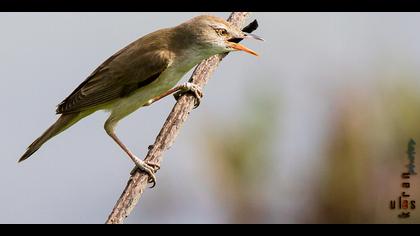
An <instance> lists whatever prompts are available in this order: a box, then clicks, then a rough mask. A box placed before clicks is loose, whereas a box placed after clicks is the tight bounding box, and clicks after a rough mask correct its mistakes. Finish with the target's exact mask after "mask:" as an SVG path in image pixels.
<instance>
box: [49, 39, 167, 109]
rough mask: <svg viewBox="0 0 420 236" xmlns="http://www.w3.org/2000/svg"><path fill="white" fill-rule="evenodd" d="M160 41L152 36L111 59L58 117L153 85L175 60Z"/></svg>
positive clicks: (66, 102) (63, 105)
mask: <svg viewBox="0 0 420 236" xmlns="http://www.w3.org/2000/svg"><path fill="white" fill-rule="evenodd" d="M158 40H159V39H154V38H153V34H152V35H149V36H148V37H144V38H141V39H139V40H137V41H135V42H133V43H131V44H130V45H128V46H127V47H125V48H123V49H121V50H120V51H118V52H117V53H115V54H114V55H113V56H111V57H110V58H108V59H107V60H106V61H105V62H104V63H102V64H101V65H100V66H99V67H98V68H97V69H96V70H95V71H94V72H93V73H92V74H91V75H90V76H89V77H88V78H87V79H86V80H85V81H84V82H83V83H81V84H80V85H79V86H78V87H77V88H76V89H75V90H74V91H73V92H72V93H71V94H70V95H69V96H68V97H67V98H66V99H65V100H64V101H62V102H61V103H60V104H59V105H58V107H57V111H56V112H57V114H68V113H73V112H80V111H84V110H87V109H91V108H95V107H98V106H101V105H103V104H106V103H108V102H112V101H113V100H116V99H118V98H121V97H125V96H128V95H130V94H131V93H132V92H134V91H135V90H137V89H139V88H141V87H143V86H146V85H148V84H150V83H152V82H153V81H154V80H156V79H157V78H158V77H159V75H160V74H161V73H162V72H163V71H164V70H165V69H166V68H168V66H170V64H171V63H172V60H173V53H171V52H170V51H168V50H166V48H165V47H164V46H165V45H164V44H156V43H154V42H156V41H158ZM146 48H147V50H146Z"/></svg>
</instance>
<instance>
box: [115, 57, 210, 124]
mask: <svg viewBox="0 0 420 236" xmlns="http://www.w3.org/2000/svg"><path fill="white" fill-rule="evenodd" d="M207 57H208V55H200V54H198V52H197V51H191V52H190V53H188V56H184V57H178V58H175V61H174V62H173V63H172V64H171V65H170V66H169V67H168V68H167V69H166V70H165V71H164V72H163V73H162V74H161V75H160V76H159V77H158V78H157V79H156V80H155V81H153V82H152V83H150V84H148V85H146V86H144V87H142V88H140V89H138V90H137V91H136V92H135V93H133V94H132V95H131V96H129V97H125V98H122V99H119V100H118V101H116V102H115V103H114V104H112V105H111V106H110V107H109V109H108V110H109V111H110V112H111V115H110V117H109V118H108V120H107V125H110V126H115V125H116V123H117V122H118V121H119V120H121V119H122V118H124V117H125V116H127V115H129V114H131V113H132V112H134V111H136V110H137V109H139V108H140V107H142V106H143V105H144V104H146V103H147V102H148V101H149V100H150V99H152V98H155V97H157V96H159V95H161V94H163V93H165V92H166V91H168V90H169V89H171V88H173V87H174V86H175V85H176V84H177V83H178V82H179V81H180V80H181V79H182V77H183V76H184V75H185V74H186V73H187V72H188V71H189V70H191V69H192V68H193V67H194V66H195V65H197V64H198V63H200V62H201V61H202V60H203V59H205V58H207Z"/></svg>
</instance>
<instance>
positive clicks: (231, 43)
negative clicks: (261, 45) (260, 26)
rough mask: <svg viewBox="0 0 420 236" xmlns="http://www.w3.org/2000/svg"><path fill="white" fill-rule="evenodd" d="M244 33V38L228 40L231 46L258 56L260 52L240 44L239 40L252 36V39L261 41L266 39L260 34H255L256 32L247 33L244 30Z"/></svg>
mask: <svg viewBox="0 0 420 236" xmlns="http://www.w3.org/2000/svg"><path fill="white" fill-rule="evenodd" d="M244 34H245V36H244V37H243V38H237V39H231V40H228V43H229V46H230V47H231V48H233V49H235V50H238V51H244V52H247V53H249V54H252V55H254V56H258V54H257V53H256V52H254V51H253V50H251V49H249V48H247V47H245V46H244V45H242V44H239V43H238V42H239V41H241V40H242V39H245V38H252V39H256V40H260V41H264V39H263V38H261V37H260V36H257V35H255V34H251V33H245V32H244Z"/></svg>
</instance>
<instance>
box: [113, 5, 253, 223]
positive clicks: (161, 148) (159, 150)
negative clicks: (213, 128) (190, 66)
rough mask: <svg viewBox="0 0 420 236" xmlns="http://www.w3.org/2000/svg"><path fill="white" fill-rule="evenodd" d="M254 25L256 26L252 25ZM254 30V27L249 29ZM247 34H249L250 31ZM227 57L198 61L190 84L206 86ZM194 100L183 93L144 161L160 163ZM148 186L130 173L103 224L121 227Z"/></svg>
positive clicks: (236, 17) (239, 18)
mask: <svg viewBox="0 0 420 236" xmlns="http://www.w3.org/2000/svg"><path fill="white" fill-rule="evenodd" d="M248 15H249V12H233V13H232V14H231V15H230V16H229V18H228V21H229V22H231V23H232V24H233V25H235V26H237V27H242V25H243V24H244V22H245V20H246V18H247V16H248ZM254 24H255V23H254ZM249 28H251V29H250V30H251V31H253V30H254V28H255V27H249ZM249 33H250V32H249ZM226 55H227V53H226V54H223V55H216V56H213V57H211V58H209V59H207V60H204V61H203V62H201V63H200V64H199V65H198V66H197V68H196V69H195V70H194V73H193V75H192V76H191V78H190V82H193V83H195V84H196V85H198V86H200V88H203V87H204V85H205V84H207V82H208V80H209V79H210V76H211V75H212V73H213V71H214V70H215V69H216V68H217V66H218V65H219V63H220V61H221V60H222V59H223V58H224V57H225V56H226ZM194 103H195V98H194V96H192V95H190V94H185V95H183V96H181V97H180V98H179V100H178V101H177V103H176V104H175V106H174V107H173V109H172V111H171V113H170V114H169V116H168V118H167V119H166V121H165V124H164V125H163V127H162V129H161V130H160V132H159V135H158V136H157V137H156V140H155V143H154V144H153V145H151V146H150V147H149V152H148V153H147V156H146V158H145V160H146V161H148V162H151V163H157V164H160V163H161V161H162V157H163V153H164V152H165V151H166V150H168V149H169V148H170V147H171V146H172V144H173V143H174V141H175V139H176V137H177V135H178V133H179V131H180V130H181V126H182V124H183V123H184V122H185V121H186V120H187V118H188V115H189V114H190V112H191V111H192V110H193V108H194ZM147 185H148V176H147V174H146V173H143V172H139V171H132V172H131V177H130V179H129V180H128V183H127V186H126V187H125V189H124V191H123V193H122V194H121V197H120V198H119V199H118V201H117V203H116V205H115V207H114V208H113V210H112V212H111V214H110V215H109V217H108V220H107V221H106V223H107V224H121V223H123V221H124V219H125V218H126V217H127V216H128V215H129V214H130V213H131V211H132V210H133V208H134V207H135V206H136V204H137V203H138V201H139V200H140V197H141V196H142V194H143V192H144V190H145V189H146V187H147Z"/></svg>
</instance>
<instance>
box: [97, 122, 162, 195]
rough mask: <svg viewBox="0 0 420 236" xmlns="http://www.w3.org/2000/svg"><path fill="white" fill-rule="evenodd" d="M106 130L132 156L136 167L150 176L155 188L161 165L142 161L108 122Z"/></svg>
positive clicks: (150, 181)
mask: <svg viewBox="0 0 420 236" xmlns="http://www.w3.org/2000/svg"><path fill="white" fill-rule="evenodd" d="M105 130H106V132H107V134H108V135H109V136H110V137H111V138H112V139H113V140H114V141H115V142H116V143H117V144H118V145H119V146H120V147H121V148H122V149H123V150H124V152H125V153H127V155H128V156H129V157H130V159H131V160H132V161H133V162H134V164H136V169H137V168H138V169H140V170H142V171H144V172H146V174H147V175H148V176H149V180H148V182H149V183H152V184H153V185H152V187H151V188H153V187H154V186H155V185H156V176H155V172H156V171H157V170H158V169H160V166H159V165H157V164H153V163H148V162H145V161H142V160H141V159H139V158H138V157H136V156H135V155H134V154H133V153H132V152H131V151H130V150H129V149H128V148H127V147H126V146H125V145H124V143H123V142H121V140H120V139H119V138H118V137H117V135H116V134H115V132H114V128H113V126H112V125H108V123H105Z"/></svg>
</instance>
